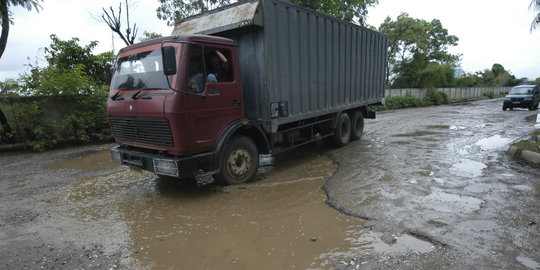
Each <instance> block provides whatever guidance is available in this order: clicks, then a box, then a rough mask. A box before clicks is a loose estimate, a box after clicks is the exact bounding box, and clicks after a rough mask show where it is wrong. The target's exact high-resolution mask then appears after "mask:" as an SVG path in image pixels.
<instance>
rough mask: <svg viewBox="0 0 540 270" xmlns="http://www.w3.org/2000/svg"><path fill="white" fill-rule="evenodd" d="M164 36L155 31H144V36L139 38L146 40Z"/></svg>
mask: <svg viewBox="0 0 540 270" xmlns="http://www.w3.org/2000/svg"><path fill="white" fill-rule="evenodd" d="M160 37H162V35H161V34H158V33H155V32H147V31H144V32H143V36H142V37H141V38H140V39H139V41H145V40H151V39H156V38H160Z"/></svg>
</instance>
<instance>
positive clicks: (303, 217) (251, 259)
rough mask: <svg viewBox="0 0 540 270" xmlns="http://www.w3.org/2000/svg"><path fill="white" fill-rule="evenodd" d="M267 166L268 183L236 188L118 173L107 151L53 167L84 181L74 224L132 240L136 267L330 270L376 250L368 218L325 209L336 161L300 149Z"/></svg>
mask: <svg viewBox="0 0 540 270" xmlns="http://www.w3.org/2000/svg"><path fill="white" fill-rule="evenodd" d="M291 160H294V161H295V162H291ZM261 162H262V163H266V164H267V166H265V167H264V168H262V170H261V171H262V179H260V180H258V181H256V182H254V183H249V184H245V185H239V186H233V187H216V186H214V185H205V186H200V185H196V184H194V181H189V180H186V181H177V180H175V179H161V178H157V177H155V176H153V175H151V174H147V173H138V172H135V171H131V170H128V169H126V168H124V167H117V166H115V164H112V163H111V162H110V161H109V156H108V153H107V151H106V150H102V151H99V152H96V153H93V154H90V155H86V156H84V157H82V158H79V159H74V160H69V161H66V162H63V163H60V164H55V165H53V166H51V167H50V168H54V169H57V170H58V169H67V170H69V169H71V170H75V171H78V172H76V175H77V177H78V178H79V179H80V182H79V183H78V184H77V185H75V186H74V187H72V188H71V189H70V190H69V192H68V195H67V196H66V197H65V198H63V199H64V200H65V201H66V204H67V205H69V206H70V208H71V210H70V211H69V212H70V213H72V214H71V216H72V218H74V219H77V220H80V221H83V222H92V223H93V224H94V225H93V226H88V228H86V229H87V230H90V232H88V231H87V233H88V234H93V235H107V238H109V239H108V240H107V241H109V242H110V244H111V245H114V244H116V245H122V243H124V245H125V246H127V247H128V249H129V250H130V252H131V255H130V258H129V260H126V261H129V263H130V264H131V266H132V267H137V268H150V269H294V268H296V269H306V268H320V267H322V268H326V267H329V266H330V265H332V262H333V260H335V258H336V256H337V254H339V255H343V254H347V253H348V252H350V251H352V250H355V249H365V248H366V245H367V248H368V249H369V248H371V247H370V245H371V243H373V241H368V242H366V241H360V240H359V239H360V238H359V237H360V236H361V234H359V232H361V231H362V228H363V222H362V221H361V220H360V219H357V218H353V217H350V216H347V215H344V214H341V213H339V212H338V211H336V210H334V209H332V208H330V207H329V206H327V205H326V203H325V200H326V194H325V193H324V191H323V190H321V186H322V185H324V184H325V182H326V181H327V180H328V178H329V177H331V175H332V174H333V173H334V171H335V170H336V168H337V165H336V164H335V163H334V162H333V161H332V160H330V159H329V158H328V157H326V156H324V155H321V154H317V153H313V152H312V150H311V151H310V150H301V151H296V152H293V153H289V154H288V155H286V156H278V157H275V158H270V157H266V158H265V159H264V160H262V161H261ZM96 223H98V224H99V223H101V224H103V227H101V228H99V226H95V225H96ZM104 228H107V229H104ZM100 230H102V231H100ZM111 230H112V231H111ZM96 237H99V236H96Z"/></svg>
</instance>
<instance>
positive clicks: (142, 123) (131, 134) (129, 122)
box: [109, 116, 173, 146]
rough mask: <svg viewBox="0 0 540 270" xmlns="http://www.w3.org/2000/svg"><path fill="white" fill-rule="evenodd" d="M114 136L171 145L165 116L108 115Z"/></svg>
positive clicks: (171, 140)
mask: <svg viewBox="0 0 540 270" xmlns="http://www.w3.org/2000/svg"><path fill="white" fill-rule="evenodd" d="M109 120H110V121H111V126H112V130H113V132H114V136H115V137H116V139H118V140H122V141H131V142H139V143H146V144H152V145H159V146H173V139H172V134H171V128H170V126H169V121H167V118H150V117H114V116H111V117H109Z"/></svg>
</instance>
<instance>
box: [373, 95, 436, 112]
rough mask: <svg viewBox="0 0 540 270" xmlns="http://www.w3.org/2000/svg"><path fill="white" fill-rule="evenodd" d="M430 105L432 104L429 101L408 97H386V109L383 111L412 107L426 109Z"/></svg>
mask: <svg viewBox="0 0 540 270" xmlns="http://www.w3.org/2000/svg"><path fill="white" fill-rule="evenodd" d="M429 105H430V103H429V101H428V100H427V99H423V98H417V97H413V96H411V95H406V96H397V97H386V98H385V100H384V107H383V108H382V109H384V110H395V109H401V108H410V107H425V106H429Z"/></svg>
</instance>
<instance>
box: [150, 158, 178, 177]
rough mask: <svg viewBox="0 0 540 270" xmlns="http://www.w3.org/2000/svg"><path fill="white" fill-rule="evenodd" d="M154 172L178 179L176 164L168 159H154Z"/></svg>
mask: <svg viewBox="0 0 540 270" xmlns="http://www.w3.org/2000/svg"><path fill="white" fill-rule="evenodd" d="M154 172H155V173H156V174H162V175H168V176H176V177H178V175H179V171H178V163H176V161H174V160H170V159H160V158H154Z"/></svg>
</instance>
